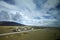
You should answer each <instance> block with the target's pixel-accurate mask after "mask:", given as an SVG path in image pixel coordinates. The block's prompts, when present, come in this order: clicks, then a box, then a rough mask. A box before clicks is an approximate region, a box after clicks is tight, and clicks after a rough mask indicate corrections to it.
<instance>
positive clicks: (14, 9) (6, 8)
mask: <svg viewBox="0 0 60 40" xmlns="http://www.w3.org/2000/svg"><path fill="white" fill-rule="evenodd" d="M0 21H14V22H17V23H21V24H24V25H30V26H50V27H52V26H54V27H55V26H60V0H0Z"/></svg>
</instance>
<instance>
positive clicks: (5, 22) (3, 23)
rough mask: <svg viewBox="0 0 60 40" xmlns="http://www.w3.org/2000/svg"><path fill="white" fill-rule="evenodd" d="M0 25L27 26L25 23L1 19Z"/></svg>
mask: <svg viewBox="0 0 60 40" xmlns="http://www.w3.org/2000/svg"><path fill="white" fill-rule="evenodd" d="M0 26H25V25H24V24H20V23H16V22H9V21H1V22H0Z"/></svg>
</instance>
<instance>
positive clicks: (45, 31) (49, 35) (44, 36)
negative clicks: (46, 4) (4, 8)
mask: <svg viewBox="0 0 60 40" xmlns="http://www.w3.org/2000/svg"><path fill="white" fill-rule="evenodd" d="M16 27H23V26H0V34H2V33H8V32H12V31H11V30H10V29H14V28H16ZM59 38H60V28H40V30H38V31H31V32H27V33H18V34H11V35H6V36H0V40H56V39H59Z"/></svg>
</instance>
